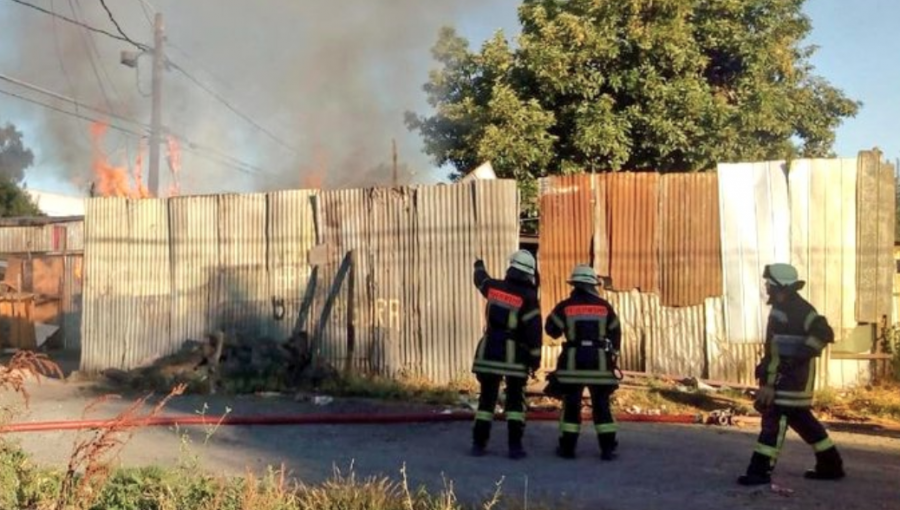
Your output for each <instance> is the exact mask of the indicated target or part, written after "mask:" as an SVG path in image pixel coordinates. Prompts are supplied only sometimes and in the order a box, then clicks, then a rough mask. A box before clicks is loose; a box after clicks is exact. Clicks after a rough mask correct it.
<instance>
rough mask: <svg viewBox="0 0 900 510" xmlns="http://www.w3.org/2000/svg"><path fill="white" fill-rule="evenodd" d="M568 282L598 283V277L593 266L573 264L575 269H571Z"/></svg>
mask: <svg viewBox="0 0 900 510" xmlns="http://www.w3.org/2000/svg"><path fill="white" fill-rule="evenodd" d="M569 283H572V284H575V283H585V284H588V285H600V279H599V278H597V273H595V272H594V268H592V267H591V266H588V265H586V264H578V265H577V266H575V269H573V270H572V276H571V277H570V278H569Z"/></svg>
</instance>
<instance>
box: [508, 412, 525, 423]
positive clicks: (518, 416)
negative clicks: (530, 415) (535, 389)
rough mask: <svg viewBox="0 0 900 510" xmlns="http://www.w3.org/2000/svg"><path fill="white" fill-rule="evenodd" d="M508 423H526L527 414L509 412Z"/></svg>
mask: <svg viewBox="0 0 900 510" xmlns="http://www.w3.org/2000/svg"><path fill="white" fill-rule="evenodd" d="M506 421H525V413H523V412H521V411H507V412H506Z"/></svg>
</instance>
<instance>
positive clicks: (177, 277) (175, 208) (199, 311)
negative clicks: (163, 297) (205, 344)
mask: <svg viewBox="0 0 900 510" xmlns="http://www.w3.org/2000/svg"><path fill="white" fill-rule="evenodd" d="M217 202H218V199H217V197H216V196H192V197H177V198H170V199H169V201H168V203H169V224H170V228H171V251H172V339H171V340H172V342H183V341H185V340H202V339H203V338H205V336H206V335H207V334H210V333H212V331H211V328H212V327H213V323H211V322H210V321H211V318H210V304H211V303H212V297H213V296H211V295H210V291H211V290H212V289H213V288H214V287H213V286H212V282H214V281H216V279H217V278H218V274H219V229H218V224H219V217H218V203H217Z"/></svg>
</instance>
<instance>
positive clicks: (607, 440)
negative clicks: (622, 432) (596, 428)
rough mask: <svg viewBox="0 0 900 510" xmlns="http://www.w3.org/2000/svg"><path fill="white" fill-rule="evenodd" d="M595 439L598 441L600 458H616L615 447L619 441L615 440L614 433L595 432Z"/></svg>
mask: <svg viewBox="0 0 900 510" xmlns="http://www.w3.org/2000/svg"><path fill="white" fill-rule="evenodd" d="M597 441H598V442H599V443H600V458H601V459H602V460H613V459H615V458H616V448H617V447H618V446H619V442H618V441H616V433H615V432H612V433H606V434H597Z"/></svg>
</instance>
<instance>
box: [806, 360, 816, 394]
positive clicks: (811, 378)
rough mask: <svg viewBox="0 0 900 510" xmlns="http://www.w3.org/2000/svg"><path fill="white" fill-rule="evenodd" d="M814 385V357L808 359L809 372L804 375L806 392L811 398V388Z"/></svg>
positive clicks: (812, 388)
mask: <svg viewBox="0 0 900 510" xmlns="http://www.w3.org/2000/svg"><path fill="white" fill-rule="evenodd" d="M815 387H816V359H815V358H813V359H811V360H809V373H808V374H807V375H806V392H807V393H809V395H810V398H812V394H813V390H814V389H815Z"/></svg>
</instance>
